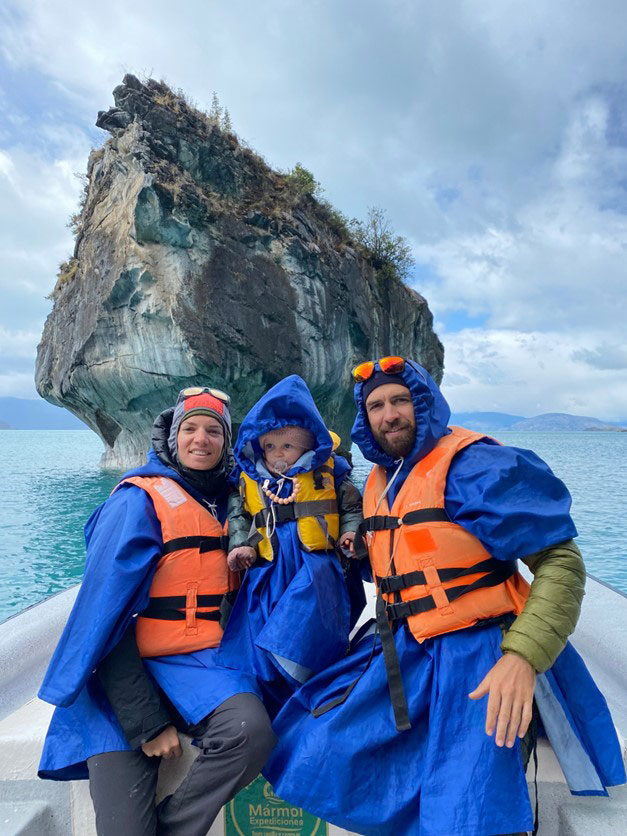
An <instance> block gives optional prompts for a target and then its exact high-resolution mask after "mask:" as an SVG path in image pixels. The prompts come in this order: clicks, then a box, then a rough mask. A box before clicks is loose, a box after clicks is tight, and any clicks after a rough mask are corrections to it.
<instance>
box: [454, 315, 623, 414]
mask: <svg viewBox="0 0 627 836" xmlns="http://www.w3.org/2000/svg"><path fill="white" fill-rule="evenodd" d="M443 339H444V344H445V347H446V361H445V365H446V368H445V372H444V380H443V383H442V391H443V392H444V394H445V396H446V397H447V399H448V401H449V403H450V404H451V408H452V409H453V410H454V411H455V412H474V411H481V412H490V411H498V412H509V413H512V414H514V415H525V416H532V415H540V414H542V413H545V412H569V413H572V414H574V415H589V416H593V417H598V418H604V419H607V420H612V419H615V418H621V419H623V418H626V417H627V368H626V367H622V368H621V369H615V368H612V369H603V370H591V369H590V366H589V365H586V364H585V363H582V362H579V361H578V360H577V359H576V354H577V351H580V350H582V349H581V342H580V341H579V340H578V339H576V338H574V337H572V336H570V335H567V334H563V333H559V332H547V331H543V332H519V331H511V330H498V329H487V330H479V329H465V330H463V331H459V332H457V333H456V334H445V335H443ZM590 339H592V340H593V341H594V340H595V339H596V340H598V339H599V334H596V335H592V336H591V337H590ZM587 350H590V349H587Z"/></svg>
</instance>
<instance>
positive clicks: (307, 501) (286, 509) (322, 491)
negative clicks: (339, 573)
mask: <svg viewBox="0 0 627 836" xmlns="http://www.w3.org/2000/svg"><path fill="white" fill-rule="evenodd" d="M333 469H334V459H333V456H331V458H329V459H328V460H327V462H326V463H325V464H323V465H322V466H321V467H318V468H316V469H315V470H310V471H308V472H307V473H299V474H298V475H297V476H295V477H294V481H295V482H298V483H299V490H298V494H297V499H296V501H294V502H291V503H290V504H289V505H277V504H275V503H273V502H271V501H270V499H269V498H268V497H267V496H266V495H265V494H264V492H263V490H262V488H261V485H260V484H259V482H256V481H255V480H254V479H251V478H250V476H248V475H247V474H246V473H243V472H242V474H241V476H240V493H241V495H242V499H243V500H244V508H245V509H246V512H247V513H248V514H250V515H251V517H252V518H253V525H254V527H255V528H256V539H257V543H256V547H257V550H258V552H259V555H260V556H261V557H263V558H264V559H265V560H273V559H274V556H275V554H276V551H277V548H278V538H277V537H276V534H274V528H275V527H276V526H277V525H281V524H282V523H285V522H290V521H294V520H295V521H296V524H297V528H298V537H299V540H300V542H301V543H302V545H303V548H304V549H306V550H307V551H309V552H311V551H319V550H323V551H328V550H331V549H334V548H335V541H336V540H337V538H338V536H339V533H340V517H339V514H338V508H337V496H336V493H335V480H334V478H333Z"/></svg>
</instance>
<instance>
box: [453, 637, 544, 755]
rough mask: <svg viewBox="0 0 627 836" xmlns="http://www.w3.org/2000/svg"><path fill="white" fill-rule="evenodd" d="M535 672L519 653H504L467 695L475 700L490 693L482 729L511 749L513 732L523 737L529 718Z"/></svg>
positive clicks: (514, 737)
mask: <svg viewBox="0 0 627 836" xmlns="http://www.w3.org/2000/svg"><path fill="white" fill-rule="evenodd" d="M535 687H536V672H535V670H534V669H533V667H532V666H531V665H530V664H529V662H527V661H526V660H525V659H523V658H522V656H518V655H517V654H516V653H505V655H504V656H502V657H501V658H500V659H499V661H498V662H497V663H496V665H494V667H493V668H491V669H490V670H489V671H488V673H487V674H486V675H485V676H484V678H483V679H482V680H481V682H480V683H479V685H478V686H477V687H476V688H475V690H474V691H471V693H470V694H468V696H469V697H470V699H471V700H478V699H480V698H481V697H484V696H485V695H486V694H489V697H488V710H487V713H486V722H485V732H486V734H487V735H490V736H492V735H493V734H494V729H495V728H496V737H495V743H496V745H497V746H502V745H503V744H505V745H506V746H508V747H509V748H510V749H511V748H512V746H513V745H514V742H515V740H516V735H518V737H524V736H525V732H526V731H527V729H528V727H529V723H530V722H531V710H532V706H533V692H534V690H535Z"/></svg>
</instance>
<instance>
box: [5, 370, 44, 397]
mask: <svg viewBox="0 0 627 836" xmlns="http://www.w3.org/2000/svg"><path fill="white" fill-rule="evenodd" d="M0 397H12V398H36V397H38V395H37V391H36V389H35V383H34V381H33V375H32V373H31V372H0Z"/></svg>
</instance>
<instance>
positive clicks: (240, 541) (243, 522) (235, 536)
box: [227, 491, 252, 551]
mask: <svg viewBox="0 0 627 836" xmlns="http://www.w3.org/2000/svg"><path fill="white" fill-rule="evenodd" d="M227 513H228V518H229V551H231V549H234V548H236V547H237V546H248V545H249V543H248V535H249V534H250V526H251V524H252V517H251V516H250V514H248V513H247V511H246V510H245V508H244V500H243V499H242V497H241V496H240V492H239V491H232V493H230V494H229V500H228V506H227Z"/></svg>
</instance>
